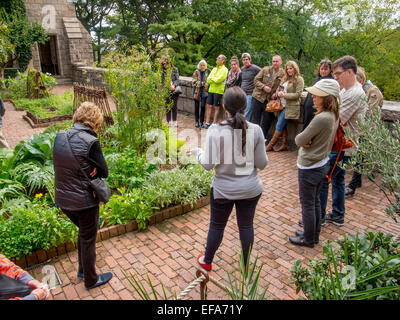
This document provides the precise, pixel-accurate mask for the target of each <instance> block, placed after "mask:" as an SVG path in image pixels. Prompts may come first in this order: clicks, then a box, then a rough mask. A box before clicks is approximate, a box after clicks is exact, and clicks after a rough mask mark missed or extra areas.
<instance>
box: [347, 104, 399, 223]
mask: <svg viewBox="0 0 400 320" xmlns="http://www.w3.org/2000/svg"><path fill="white" fill-rule="evenodd" d="M357 123H358V125H359V128H360V132H361V137H360V139H361V142H360V144H359V147H358V151H357V154H355V155H354V156H352V157H351V159H350V162H349V163H348V164H349V165H350V166H353V167H355V165H356V163H358V164H359V165H358V166H357V168H356V170H357V171H358V172H359V173H360V174H365V175H367V176H368V179H369V180H371V181H372V182H373V183H374V184H375V185H376V186H377V187H378V188H379V190H380V191H381V192H382V193H383V194H384V195H385V197H386V198H387V200H388V201H389V205H388V206H387V208H386V213H387V214H388V216H390V217H391V218H392V219H393V220H394V221H395V222H397V219H398V218H399V217H400V167H399V166H398V165H397V164H398V162H399V158H400V149H399V141H400V123H398V122H393V123H390V124H388V123H385V122H384V121H382V120H381V110H380V109H379V108H375V109H374V110H373V112H368V113H367V114H366V116H365V118H364V119H359V120H358V121H357ZM347 134H348V135H349V136H350V138H353V140H354V137H352V134H351V132H349V131H347Z"/></svg>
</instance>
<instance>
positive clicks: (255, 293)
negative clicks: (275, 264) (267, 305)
mask: <svg viewBox="0 0 400 320" xmlns="http://www.w3.org/2000/svg"><path fill="white" fill-rule="evenodd" d="M250 252H251V248H250V249H249V255H248V256H247V261H246V263H244V257H243V252H242V250H240V253H239V254H238V255H239V267H240V272H239V276H238V275H237V274H238V273H237V272H234V273H233V275H232V277H231V274H230V273H229V272H227V274H228V279H229V288H226V292H227V293H228V295H229V297H230V298H231V299H232V300H263V299H264V297H265V294H266V293H267V291H268V287H269V286H267V287H266V288H264V289H262V291H261V292H259V286H260V276H261V271H262V268H263V265H264V263H262V264H261V265H260V266H259V267H257V261H258V257H256V259H255V261H254V263H253V266H252V267H251V268H250ZM256 268H258V271H256Z"/></svg>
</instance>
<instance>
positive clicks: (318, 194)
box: [0, 53, 383, 299]
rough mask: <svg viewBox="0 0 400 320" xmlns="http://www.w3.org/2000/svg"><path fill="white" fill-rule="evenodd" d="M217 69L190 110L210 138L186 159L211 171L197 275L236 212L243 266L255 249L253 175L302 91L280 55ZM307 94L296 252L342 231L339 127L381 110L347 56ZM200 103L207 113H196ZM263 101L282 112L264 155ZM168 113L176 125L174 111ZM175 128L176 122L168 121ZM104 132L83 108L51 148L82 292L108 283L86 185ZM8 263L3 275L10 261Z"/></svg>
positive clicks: (325, 64)
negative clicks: (74, 229)
mask: <svg viewBox="0 0 400 320" xmlns="http://www.w3.org/2000/svg"><path fill="white" fill-rule="evenodd" d="M225 60H226V58H225V56H223V55H220V56H218V58H217V67H216V68H214V69H213V70H212V71H209V70H208V69H207V65H206V62H205V61H204V60H202V61H200V63H199V68H198V69H197V70H196V71H195V74H194V75H193V76H194V80H193V81H194V83H195V86H194V94H195V97H196V98H197V100H196V99H195V101H197V103H196V106H197V107H196V110H200V115H199V117H198V116H197V115H196V126H203V127H205V128H209V130H208V131H207V137H206V144H205V149H204V151H203V150H202V149H200V148H195V149H193V150H190V151H188V154H189V155H193V156H196V157H197V158H198V161H199V163H200V164H201V165H202V166H203V167H204V168H205V169H206V170H211V169H213V168H214V169H215V177H214V179H213V182H212V185H211V192H210V208H211V209H210V211H211V212H210V225H209V231H208V236H207V241H206V248H205V252H204V254H203V253H202V254H199V256H198V257H197V261H198V263H199V264H200V266H202V267H203V268H204V269H206V270H211V269H212V262H213V259H214V256H215V253H216V251H217V250H218V248H219V246H220V244H221V242H222V239H223V234H224V229H225V227H226V224H227V222H228V219H229V216H230V214H231V212H232V209H233V206H235V208H236V219H237V224H238V228H239V237H240V241H241V245H242V253H243V257H244V261H245V262H246V261H248V259H249V254H250V252H251V248H252V246H253V243H254V226H253V220H254V215H255V211H256V206H257V203H258V201H259V199H260V197H261V195H262V192H263V185H262V182H261V180H260V178H259V176H258V170H262V169H264V168H265V167H266V165H267V164H268V162H269V160H268V156H267V153H266V151H267V150H268V149H269V148H270V147H271V145H272V147H273V145H274V144H275V142H276V140H277V139H278V138H279V137H282V140H284V139H286V138H284V137H285V134H284V132H285V128H286V124H287V120H288V119H299V117H300V96H301V93H302V91H303V88H304V80H303V78H302V77H301V75H300V71H299V68H298V66H297V64H296V63H295V62H294V61H288V62H287V63H286V64H285V68H284V70H283V69H282V68H281V65H282V59H281V57H280V56H278V55H275V56H274V57H273V59H272V66H270V67H264V68H263V69H260V70H258V69H259V68H258V67H256V66H254V65H252V64H251V63H250V62H251V57H250V55H249V54H247V53H246V54H243V55H242V62H243V64H244V66H243V67H242V69H240V68H239V60H238V59H237V58H236V57H233V58H232V59H231V70H230V71H228V70H227V69H226V67H224V62H225ZM244 68H245V69H244ZM176 73H177V72H176ZM253 75H254V77H253ZM175 77H176V75H175ZM225 79H227V80H226V81H225ZM225 82H226V83H225ZM252 86H253V88H252ZM176 87H177V83H175V84H173V83H171V87H170V89H171V92H173V91H174V90H175V89H176ZM306 91H307V92H308V96H307V98H306V100H305V106H304V108H305V112H304V114H305V115H304V119H306V120H305V123H304V128H303V131H302V132H301V133H299V134H298V135H297V136H296V138H295V142H296V144H297V146H299V147H300V148H299V152H298V158H297V166H298V183H299V199H300V203H301V208H302V219H301V220H300V221H299V224H300V225H301V226H303V229H302V230H297V231H296V232H295V235H293V236H291V237H289V241H290V242H291V243H293V244H294V245H300V246H305V247H314V245H315V244H317V243H318V242H319V235H320V232H321V226H322V225H324V224H325V222H326V221H328V222H331V223H333V224H335V225H338V226H341V225H343V224H344V215H345V206H344V203H345V195H346V188H345V180H344V178H345V170H344V169H343V168H341V167H340V166H338V165H336V163H337V161H343V162H346V161H348V159H349V157H350V156H351V155H352V154H354V153H355V152H357V146H358V143H359V141H358V140H356V141H353V142H354V146H353V147H352V148H350V149H345V150H343V151H340V153H339V152H338V151H332V145H333V143H334V138H335V134H336V132H337V128H338V125H339V122H340V123H341V124H342V125H343V126H346V127H348V128H349V129H350V130H351V131H352V132H353V134H354V136H355V137H359V136H360V132H359V129H358V125H357V119H358V117H360V116H361V117H362V116H364V115H365V113H366V112H367V109H368V108H369V107H375V106H381V105H382V102H383V96H382V94H381V93H380V91H379V89H378V88H377V87H376V86H374V85H373V84H372V83H371V81H369V80H367V77H366V75H365V72H364V70H363V69H361V68H360V67H359V66H357V61H356V60H355V58H354V57H351V56H344V57H342V58H340V59H338V60H336V61H335V62H333V63H332V62H331V61H329V60H328V59H324V60H322V61H321V63H320V64H319V67H318V77H317V78H316V79H315V81H314V83H313V85H312V86H311V87H308V88H306ZM207 94H208V97H207ZM222 94H223V99H222ZM206 97H207V110H206V112H204V103H205V99H206ZM271 99H281V102H282V104H283V106H284V109H283V110H282V111H281V112H280V114H279V115H278V122H277V126H276V130H275V133H274V136H273V137H272V140H271V141H270V142H269V143H268V144H267V146H266V142H265V138H266V133H267V132H268V127H266V126H268V124H269V125H270V124H271V123H272V120H273V118H272V117H271V116H272V115H270V114H269V113H268V112H265V105H266V103H267V102H268V101H269V100H271ZM219 105H220V106H221V107H222V108H223V109H224V111H225V113H224V114H225V115H226V117H225V119H224V120H223V121H221V122H217V121H216V120H217V119H216V117H215V116H214V123H213V124H212V125H211V124H210V122H209V120H210V116H211V108H217V109H216V110H219ZM201 110H203V112H201ZM171 113H172V119H174V111H173V110H172V111H171ZM217 115H218V111H217ZM204 116H205V119H206V120H205V121H206V122H205V123H204V121H203V118H202V117H204ZM169 119H171V118H169ZM249 119H250V120H251V121H249ZM173 121H176V113H175V120H173ZM102 123H103V115H102V113H101V111H100V109H99V108H98V107H97V106H96V105H95V104H93V103H91V102H84V103H82V104H81V106H80V107H79V108H78V109H77V110H76V111H75V113H74V116H73V127H72V129H69V130H63V131H60V132H59V133H58V134H57V136H56V138H55V142H54V149H53V160H54V172H55V202H56V205H57V206H58V207H60V208H61V210H62V211H63V212H64V213H65V214H66V215H67V216H68V217H69V218H70V219H71V221H72V222H73V223H74V224H75V225H76V226H78V228H79V232H78V272H77V277H78V278H82V279H83V280H84V285H85V288H86V289H88V290H90V289H92V288H95V287H98V286H100V285H103V284H105V283H107V282H108V281H109V280H110V279H111V278H112V276H113V275H112V273H111V272H106V273H102V274H98V273H97V272H96V268H95V262H96V236H97V229H98V221H99V200H98V199H97V197H96V195H95V194H94V193H93V190H92V189H91V184H90V179H95V178H97V177H100V178H106V177H107V176H108V168H107V164H106V161H105V159H104V155H103V153H102V150H101V146H100V142H99V139H98V138H97V134H96V132H97V130H98V129H99V128H100V127H101V125H102ZM260 123H261V126H260ZM238 131H240V135H239V137H240V138H239V139H238V138H237V132H238ZM286 136H287V134H286ZM285 143H286V142H285ZM83 172H84V174H83ZM328 173H330V176H331V179H332V212H330V213H328V214H326V205H327V199H328V189H329V181H328V179H327V175H328ZM356 175H357V172H356V170H355V177H354V180H355V183H354V184H353V185H350V186H348V190H347V191H349V190H350V191H351V190H352V192H353V194H354V190H355V188H356V187H357V186H359V185H361V176H360V175H358V176H356ZM89 177H90V178H89ZM357 183H358V184H357ZM353 188H354V189H353ZM0 258H1V259H3V257H1V256H0ZM4 261H5V260H4ZM6 263H7V265H8V266H11V264H10V263H9V261H6ZM11 267H12V268H14V266H11ZM0 271H2V269H1V261H0ZM15 277H16V278H18V277H20V279H23V280H24V282H25V283H27V284H28V285H30V286H31V287H32V288H33V289H34V291H32V294H33V296H31V297H28V298H35V299H43V298H45V297H47V296H48V292H47V291H46V290H45V289H44V288H42V287H41V286H39V284H38V283H36V282H31V281H32V279H31V278H30V277H29V276H23V272H21V274H17V275H16V276H15ZM35 290H36V291H35Z"/></svg>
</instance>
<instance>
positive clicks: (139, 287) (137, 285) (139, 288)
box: [122, 271, 177, 300]
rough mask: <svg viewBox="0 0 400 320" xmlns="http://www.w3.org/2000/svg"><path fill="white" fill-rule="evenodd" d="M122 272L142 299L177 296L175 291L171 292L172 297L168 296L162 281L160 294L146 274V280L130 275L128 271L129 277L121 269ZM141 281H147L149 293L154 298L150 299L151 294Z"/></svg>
mask: <svg viewBox="0 0 400 320" xmlns="http://www.w3.org/2000/svg"><path fill="white" fill-rule="evenodd" d="M122 274H123V275H124V276H125V279H127V280H128V282H129V284H130V285H131V286H132V288H133V289H134V290H135V291H136V292H137V293H138V294H139V296H140V299H142V300H158V299H163V300H170V299H171V298H172V299H174V300H176V298H177V297H176V294H175V293H172V297H168V295H167V293H166V292H165V287H164V284H163V283H161V288H162V291H163V295H162V296H161V295H160V294H159V293H158V292H157V291H156V289H155V288H154V285H153V283H152V281H151V280H150V277H149V276H148V275H147V280H144V279H143V278H142V279H140V277H139V276H138V275H135V274H133V275H132V273H130V276H129V277H128V276H127V275H126V273H125V272H124V271H122ZM143 281H145V283H146V282H147V284H148V285H149V286H150V290H151V294H152V295H153V298H154V299H151V294H150V293H148V292H147V289H146V287H145V285H144V283H143Z"/></svg>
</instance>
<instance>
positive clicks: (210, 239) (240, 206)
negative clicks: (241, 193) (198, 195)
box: [204, 188, 261, 264]
mask: <svg viewBox="0 0 400 320" xmlns="http://www.w3.org/2000/svg"><path fill="white" fill-rule="evenodd" d="M260 197H261V194H260V195H258V196H257V197H255V198H251V199H244V200H228V199H214V190H213V188H211V194H210V207H211V217H210V228H209V230H208V236H207V246H206V253H205V257H204V263H207V264H211V263H212V261H213V259H214V255H215V252H216V251H217V249H218V248H219V246H220V244H221V242H222V238H223V236H224V231H225V226H226V223H227V222H228V219H229V216H230V215H231V212H232V209H233V205H235V207H236V220H237V224H238V227H239V238H240V241H241V243H242V250H243V251H242V252H243V258H244V262H245V263H246V261H247V257H248V254H249V248H250V246H251V247H253V241H254V227H253V220H254V213H255V211H256V206H257V202H258V200H259V199H260Z"/></svg>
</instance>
